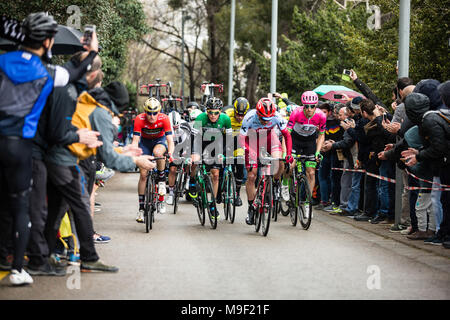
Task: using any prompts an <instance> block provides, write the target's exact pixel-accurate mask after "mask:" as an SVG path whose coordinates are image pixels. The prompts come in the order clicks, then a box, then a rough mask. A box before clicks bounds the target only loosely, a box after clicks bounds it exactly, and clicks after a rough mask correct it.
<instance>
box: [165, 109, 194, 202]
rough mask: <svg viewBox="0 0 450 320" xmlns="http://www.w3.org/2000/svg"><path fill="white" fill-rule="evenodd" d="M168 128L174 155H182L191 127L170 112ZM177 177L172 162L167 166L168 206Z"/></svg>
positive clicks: (174, 112) (174, 113)
mask: <svg viewBox="0 0 450 320" xmlns="http://www.w3.org/2000/svg"><path fill="white" fill-rule="evenodd" d="M169 120H170V126H171V127H172V133H173V140H174V143H175V150H174V155H182V154H183V152H181V151H184V150H185V149H186V147H187V146H186V142H189V141H190V140H189V138H190V136H191V126H190V125H189V123H188V122H186V121H185V120H183V119H181V115H180V114H179V113H178V112H176V111H172V112H170V113H169ZM176 177H177V165H176V164H175V163H173V162H171V163H170V165H169V178H168V182H169V195H168V196H167V199H166V202H167V204H169V205H172V204H173V197H174V194H173V191H174V186H175V182H176V181H175V180H176Z"/></svg>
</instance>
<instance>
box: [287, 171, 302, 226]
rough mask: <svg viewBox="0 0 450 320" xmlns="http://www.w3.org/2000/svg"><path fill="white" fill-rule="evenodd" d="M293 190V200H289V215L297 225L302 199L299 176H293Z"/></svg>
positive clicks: (293, 223) (294, 224)
mask: <svg viewBox="0 0 450 320" xmlns="http://www.w3.org/2000/svg"><path fill="white" fill-rule="evenodd" d="M292 186H293V188H292V190H293V194H292V195H291V200H290V201H289V217H290V218H291V223H292V225H293V226H294V227H295V226H296V225H297V216H298V212H297V211H298V204H299V199H300V194H299V190H300V186H299V183H298V182H297V178H296V177H295V176H293V177H292Z"/></svg>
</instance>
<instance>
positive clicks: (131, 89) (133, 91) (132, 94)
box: [125, 81, 137, 107]
mask: <svg viewBox="0 0 450 320" xmlns="http://www.w3.org/2000/svg"><path fill="white" fill-rule="evenodd" d="M125 86H126V87H127V90H128V95H129V96H130V103H129V104H128V105H129V106H131V107H137V100H136V99H137V96H136V94H137V88H136V85H135V84H134V83H131V82H130V81H125Z"/></svg>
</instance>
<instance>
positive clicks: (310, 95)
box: [301, 91, 319, 105]
mask: <svg viewBox="0 0 450 320" xmlns="http://www.w3.org/2000/svg"><path fill="white" fill-rule="evenodd" d="M301 100H302V103H303V104H304V105H305V104H317V103H319V97H318V96H317V93H315V92H314V91H305V92H303V94H302V98H301Z"/></svg>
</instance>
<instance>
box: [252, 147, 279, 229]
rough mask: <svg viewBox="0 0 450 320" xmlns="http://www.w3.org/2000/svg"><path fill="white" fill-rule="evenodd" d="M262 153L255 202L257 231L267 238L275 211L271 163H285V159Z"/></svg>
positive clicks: (259, 161) (259, 160)
mask: <svg viewBox="0 0 450 320" xmlns="http://www.w3.org/2000/svg"><path fill="white" fill-rule="evenodd" d="M264 153H265V152H264V151H262V152H261V156H260V157H259V158H258V167H261V177H260V178H259V179H258V183H257V187H256V197H255V200H254V201H253V209H254V221H255V231H256V232H259V230H261V234H262V235H263V236H264V237H265V236H267V234H268V233H269V227H270V220H271V217H272V209H273V175H272V174H271V173H270V168H271V164H270V163H263V162H270V161H285V159H283V158H273V157H270V155H269V154H264Z"/></svg>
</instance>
